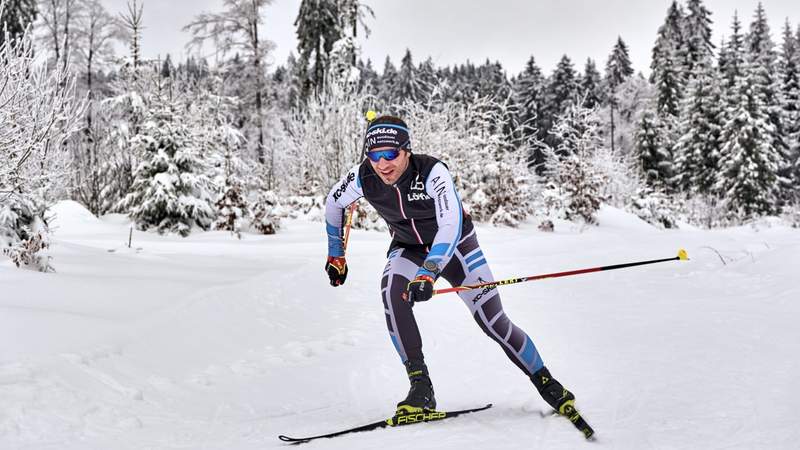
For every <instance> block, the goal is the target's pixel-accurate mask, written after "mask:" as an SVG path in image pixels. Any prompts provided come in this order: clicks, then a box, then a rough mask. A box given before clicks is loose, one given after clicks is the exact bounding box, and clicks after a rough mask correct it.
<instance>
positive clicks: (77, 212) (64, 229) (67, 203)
mask: <svg viewBox="0 0 800 450" xmlns="http://www.w3.org/2000/svg"><path fill="white" fill-rule="evenodd" d="M48 213H49V215H50V216H51V217H52V218H51V220H50V221H49V224H50V227H51V228H52V229H53V230H54V231H55V233H56V234H61V233H74V232H82V231H87V230H96V229H97V228H99V227H103V223H102V222H101V221H100V220H99V219H98V218H97V217H96V216H95V215H94V214H92V213H91V212H90V211H89V210H88V209H86V207H85V206H83V205H81V204H80V203H78V202H76V201H73V200H62V201H60V202H58V203H56V204H55V205H53V206H52V207H51V208H50V209H49V210H48Z"/></svg>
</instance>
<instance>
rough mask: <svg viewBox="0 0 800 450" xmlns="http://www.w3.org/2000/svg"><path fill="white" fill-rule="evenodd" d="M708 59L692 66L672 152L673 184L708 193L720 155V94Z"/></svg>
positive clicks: (717, 81)
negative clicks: (678, 133) (680, 132)
mask: <svg viewBox="0 0 800 450" xmlns="http://www.w3.org/2000/svg"><path fill="white" fill-rule="evenodd" d="M716 73H717V72H716V71H715V69H714V68H713V67H712V62H711V60H710V59H709V58H706V59H705V60H704V61H700V62H698V63H697V64H695V65H694V72H693V74H692V76H691V81H690V82H689V86H688V89H687V95H686V99H685V100H684V101H683V104H682V109H681V115H680V121H679V124H678V130H680V131H682V132H683V135H682V136H681V137H680V138H679V139H678V142H677V143H676V144H675V148H674V149H673V153H674V157H675V167H674V169H675V180H674V184H675V185H676V186H677V187H678V188H679V189H682V190H684V191H689V192H693V193H695V192H700V193H708V192H709V191H710V190H711V188H712V187H713V185H714V183H715V181H716V173H717V169H718V161H719V153H720V142H719V139H720V131H721V128H722V127H721V124H720V118H721V115H722V109H721V107H720V105H721V103H722V93H721V91H720V89H719V79H718V77H717V76H716Z"/></svg>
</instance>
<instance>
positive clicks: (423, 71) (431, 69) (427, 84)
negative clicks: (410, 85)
mask: <svg viewBox="0 0 800 450" xmlns="http://www.w3.org/2000/svg"><path fill="white" fill-rule="evenodd" d="M417 74H418V78H419V82H420V84H421V85H422V99H427V98H429V97H430V96H431V95H432V94H433V93H434V91H435V90H436V89H437V87H438V86H439V78H438V76H437V75H436V66H435V65H434V63H433V58H431V57H430V56H429V57H428V59H426V60H425V61H423V62H421V63H420V64H419V67H418V68H417Z"/></svg>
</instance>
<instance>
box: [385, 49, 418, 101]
mask: <svg viewBox="0 0 800 450" xmlns="http://www.w3.org/2000/svg"><path fill="white" fill-rule="evenodd" d="M393 88H394V90H393V91H392V94H391V95H392V98H393V99H395V101H396V102H398V103H403V102H405V101H409V102H418V101H421V100H422V95H423V92H424V90H425V88H424V86H423V85H422V82H421V81H420V79H419V77H418V75H417V68H416V66H414V61H413V59H412V57H411V50H409V49H406V53H405V55H403V59H402V61H400V70H398V71H397V76H396V77H395V82H394V85H393Z"/></svg>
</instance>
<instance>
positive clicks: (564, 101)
mask: <svg viewBox="0 0 800 450" xmlns="http://www.w3.org/2000/svg"><path fill="white" fill-rule="evenodd" d="M577 78H578V76H577V74H576V73H575V69H574V68H573V66H572V61H571V60H570V59H569V57H568V56H567V55H564V56H562V57H561V59H560V60H559V62H558V65H557V66H556V68H555V70H554V71H553V74H552V75H551V76H550V78H549V79H548V81H547V88H546V90H545V103H544V107H543V108H542V120H541V122H540V124H541V126H542V127H543V129H542V130H541V132H543V133H546V134H545V139H544V142H545V143H546V144H547V145H549V146H550V147H553V148H555V147H558V146H559V142H558V134H556V133H551V132H550V131H551V130H552V128H553V126H554V125H555V122H556V120H557V118H558V117H559V116H560V115H562V114H564V113H565V112H566V111H567V110H568V109H569V108H570V107H571V106H572V105H573V104H574V103H575V102H576V101H579V100H580V99H579V97H578V89H579V87H578V82H577Z"/></svg>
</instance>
